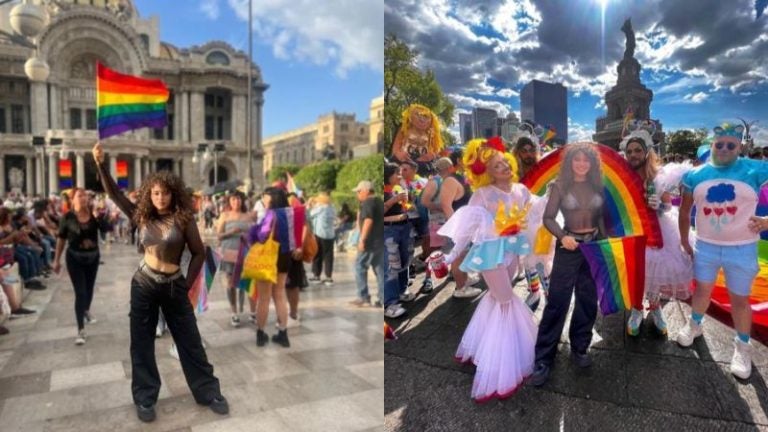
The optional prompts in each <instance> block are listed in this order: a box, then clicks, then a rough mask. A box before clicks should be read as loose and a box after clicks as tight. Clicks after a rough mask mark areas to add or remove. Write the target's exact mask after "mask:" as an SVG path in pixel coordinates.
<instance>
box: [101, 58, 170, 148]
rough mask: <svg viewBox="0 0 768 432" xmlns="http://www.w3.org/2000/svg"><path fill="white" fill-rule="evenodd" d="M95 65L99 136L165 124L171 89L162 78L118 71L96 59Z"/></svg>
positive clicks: (158, 126) (105, 136) (163, 125)
mask: <svg viewBox="0 0 768 432" xmlns="http://www.w3.org/2000/svg"><path fill="white" fill-rule="evenodd" d="M96 68H97V70H98V74H97V77H96V95H97V96H96V99H97V102H96V105H97V108H98V110H97V116H98V123H99V138H100V139H104V138H108V137H111V136H113V135H118V134H121V133H123V132H126V131H129V130H133V129H139V128H143V127H151V128H162V127H165V126H166V125H167V123H168V118H167V114H166V103H167V102H168V97H169V95H170V92H169V91H168V88H166V87H165V84H163V82H162V81H160V80H156V79H144V78H139V77H135V76H132V75H125V74H121V73H119V72H116V71H113V70H111V69H109V68H107V67H106V66H104V65H102V64H101V63H97V64H96Z"/></svg>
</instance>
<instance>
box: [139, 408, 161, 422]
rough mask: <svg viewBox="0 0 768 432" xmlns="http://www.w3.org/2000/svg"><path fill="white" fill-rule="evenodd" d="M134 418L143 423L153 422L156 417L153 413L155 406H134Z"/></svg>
mask: <svg viewBox="0 0 768 432" xmlns="http://www.w3.org/2000/svg"><path fill="white" fill-rule="evenodd" d="M136 416H138V417H139V420H141V421H143V422H144V423H150V422H153V421H155V418H156V417H157V414H156V413H155V406H154V405H149V406H144V405H136Z"/></svg>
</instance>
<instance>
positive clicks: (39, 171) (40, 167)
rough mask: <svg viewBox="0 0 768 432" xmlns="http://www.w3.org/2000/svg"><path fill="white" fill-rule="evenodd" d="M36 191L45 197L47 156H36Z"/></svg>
mask: <svg viewBox="0 0 768 432" xmlns="http://www.w3.org/2000/svg"><path fill="white" fill-rule="evenodd" d="M35 167H36V170H35V189H36V190H37V193H39V194H40V195H45V183H44V182H45V155H44V154H43V153H41V154H38V155H36V156H35Z"/></svg>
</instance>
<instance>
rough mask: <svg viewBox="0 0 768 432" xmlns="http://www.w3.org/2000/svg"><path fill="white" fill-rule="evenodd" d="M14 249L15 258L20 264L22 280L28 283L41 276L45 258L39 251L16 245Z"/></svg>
mask: <svg viewBox="0 0 768 432" xmlns="http://www.w3.org/2000/svg"><path fill="white" fill-rule="evenodd" d="M13 249H14V250H13V258H14V259H15V260H16V261H17V262H18V263H19V273H20V274H21V278H22V279H24V280H25V281H26V280H29V279H31V278H33V277H35V276H38V275H40V271H41V270H42V268H43V258H42V256H41V255H40V254H39V253H37V251H35V250H33V249H32V248H31V247H29V246H25V245H16V246H15V247H14V248H13Z"/></svg>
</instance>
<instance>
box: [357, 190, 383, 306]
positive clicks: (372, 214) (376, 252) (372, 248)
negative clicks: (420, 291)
mask: <svg viewBox="0 0 768 432" xmlns="http://www.w3.org/2000/svg"><path fill="white" fill-rule="evenodd" d="M352 191H353V192H355V194H356V195H357V200H358V201H359V202H360V211H359V213H358V219H357V228H358V230H359V231H360V239H359V241H358V242H357V259H356V260H355V282H356V284H357V299H355V300H353V301H352V302H351V304H353V305H355V306H364V305H370V303H371V295H370V293H369V292H368V268H370V267H373V272H374V274H376V283H377V285H378V287H379V292H378V301H377V302H376V307H381V306H382V304H383V296H384V271H385V264H384V234H383V229H382V228H383V225H384V202H383V201H382V199H381V198H380V197H377V196H375V195H374V191H373V184H372V183H371V182H370V181H368V180H362V181H360V183H358V184H357V187H355V188H354V189H352Z"/></svg>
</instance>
